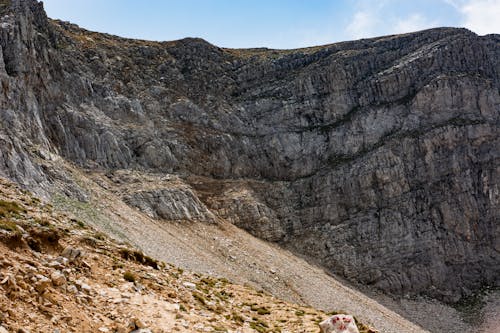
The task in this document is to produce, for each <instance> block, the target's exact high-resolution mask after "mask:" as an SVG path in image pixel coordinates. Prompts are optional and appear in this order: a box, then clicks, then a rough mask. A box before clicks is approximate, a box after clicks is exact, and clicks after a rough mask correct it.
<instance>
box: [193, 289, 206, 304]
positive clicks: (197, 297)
mask: <svg viewBox="0 0 500 333" xmlns="http://www.w3.org/2000/svg"><path fill="white" fill-rule="evenodd" d="M193 298H194V299H195V300H197V301H198V302H200V304H202V305H207V299H206V298H205V296H203V295H202V294H201V293H199V292H197V291H193Z"/></svg>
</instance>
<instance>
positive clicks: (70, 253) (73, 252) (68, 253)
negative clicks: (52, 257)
mask: <svg viewBox="0 0 500 333" xmlns="http://www.w3.org/2000/svg"><path fill="white" fill-rule="evenodd" d="M82 255H83V252H82V250H81V249H77V248H74V247H72V246H68V247H66V248H65V249H64V250H63V251H62V253H61V256H63V257H65V258H67V259H68V260H69V261H75V260H77V259H79V258H81V257H82Z"/></svg>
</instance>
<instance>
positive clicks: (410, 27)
mask: <svg viewBox="0 0 500 333" xmlns="http://www.w3.org/2000/svg"><path fill="white" fill-rule="evenodd" d="M436 25H437V22H434V21H430V20H428V19H427V18H425V17H424V16H422V15H421V14H411V15H410V16H408V17H406V18H404V19H400V20H398V21H397V22H396V24H395V26H394V31H395V33H398V34H402V33H406V32H412V31H418V30H423V29H428V28H431V27H435V26H436Z"/></svg>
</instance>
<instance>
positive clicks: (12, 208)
mask: <svg viewBox="0 0 500 333" xmlns="http://www.w3.org/2000/svg"><path fill="white" fill-rule="evenodd" d="M22 213H26V209H24V208H23V207H21V206H19V204H18V203H17V202H14V201H5V200H0V217H10V216H14V217H18V216H19V215H20V214H22Z"/></svg>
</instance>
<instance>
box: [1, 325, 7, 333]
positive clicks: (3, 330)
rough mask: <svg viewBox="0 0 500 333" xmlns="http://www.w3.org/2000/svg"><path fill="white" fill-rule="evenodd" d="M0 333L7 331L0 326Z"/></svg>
mask: <svg viewBox="0 0 500 333" xmlns="http://www.w3.org/2000/svg"><path fill="white" fill-rule="evenodd" d="M0 333H9V331H7V329H5V327H3V326H0Z"/></svg>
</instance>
